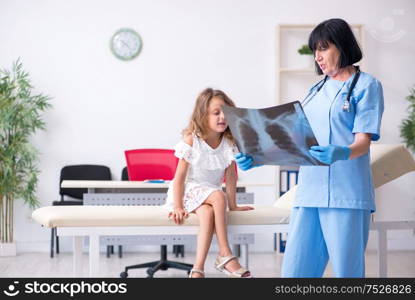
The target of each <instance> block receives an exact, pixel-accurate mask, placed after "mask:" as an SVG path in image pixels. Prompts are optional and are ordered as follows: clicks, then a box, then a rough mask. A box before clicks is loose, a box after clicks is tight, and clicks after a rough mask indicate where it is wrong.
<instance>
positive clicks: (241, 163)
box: [235, 152, 258, 171]
mask: <svg viewBox="0 0 415 300" xmlns="http://www.w3.org/2000/svg"><path fill="white" fill-rule="evenodd" d="M235 161H236V164H237V165H238V167H239V168H240V169H241V170H244V171H247V170H249V169H251V168H253V167H254V166H252V164H253V163H254V159H253V158H252V156H251V155H248V154H243V153H241V152H239V153H237V154H235ZM255 167H258V166H255Z"/></svg>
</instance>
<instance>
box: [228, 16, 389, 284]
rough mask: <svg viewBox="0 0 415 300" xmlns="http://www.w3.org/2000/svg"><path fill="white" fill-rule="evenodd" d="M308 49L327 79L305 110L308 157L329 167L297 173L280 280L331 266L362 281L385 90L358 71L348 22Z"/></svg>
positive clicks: (329, 25)
mask: <svg viewBox="0 0 415 300" xmlns="http://www.w3.org/2000/svg"><path fill="white" fill-rule="evenodd" d="M308 45H309V47H310V48H311V49H312V51H313V52H314V57H315V65H316V70H317V73H318V74H320V75H324V79H322V80H321V81H320V82H318V83H317V84H316V85H314V86H313V87H312V88H311V89H310V91H309V94H308V95H307V96H306V98H305V99H304V101H303V103H302V105H303V108H304V111H305V114H306V116H307V118H308V120H309V122H310V125H311V127H312V129H313V132H314V134H315V135H316V138H317V141H318V143H319V146H312V147H311V149H310V150H309V152H310V154H311V155H312V156H314V157H315V158H316V159H318V160H320V161H321V162H323V163H325V164H327V165H328V166H302V167H301V168H300V174H299V182H298V189H297V192H296V199H295V201H294V207H293V210H292V213H291V221H290V233H289V235H288V241H287V246H286V250H285V254H284V258H283V265H282V271H281V275H282V277H321V276H322V275H323V273H324V270H325V268H326V265H327V262H328V260H329V259H330V261H331V264H332V267H333V272H334V275H335V276H336V277H364V276H365V248H366V244H367V240H368V235H369V224H370V215H371V213H372V212H374V211H375V202H374V191H373V184H372V175H371V169H370V150H369V147H370V143H371V141H377V140H378V139H379V138H380V123H381V118H382V113H383V92H382V85H381V83H380V82H379V81H378V80H377V79H376V78H374V77H373V76H371V75H369V74H367V73H365V72H361V71H360V69H359V67H358V66H355V64H356V63H357V62H359V61H360V60H361V59H362V52H361V50H360V47H359V45H358V43H357V41H356V38H355V37H354V35H353V32H352V30H351V29H350V27H349V25H348V24H347V23H346V22H345V21H344V20H342V19H330V20H326V21H324V22H322V23H321V24H319V25H318V26H317V27H316V28H314V29H313V31H312V32H311V34H310V36H309V41H308ZM236 161H237V163H238V165H239V167H240V168H241V169H242V170H248V169H250V168H251V167H252V163H253V160H252V157H251V156H249V154H243V153H238V154H237V155H236Z"/></svg>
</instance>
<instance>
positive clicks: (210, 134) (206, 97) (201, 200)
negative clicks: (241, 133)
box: [166, 88, 253, 278]
mask: <svg viewBox="0 0 415 300" xmlns="http://www.w3.org/2000/svg"><path fill="white" fill-rule="evenodd" d="M225 104H226V105H229V106H235V104H234V103H233V101H232V100H231V99H229V97H228V96H227V95H226V94H225V93H224V92H222V91H220V90H213V89H211V88H207V89H205V90H204V91H202V93H200V95H199V96H198V98H197V100H196V105H195V108H194V110H193V114H192V116H191V119H190V123H189V125H188V126H187V128H186V129H185V130H184V131H183V141H181V142H179V143H178V144H177V145H176V146H175V155H176V156H177V157H178V158H180V160H179V163H178V165H177V169H176V174H175V176H174V180H173V181H172V182H171V183H170V187H169V190H168V192H167V200H166V206H167V207H168V208H169V209H170V211H171V212H170V213H169V218H172V219H173V220H174V222H175V223H176V224H182V223H183V221H184V218H187V217H188V214H189V213H195V214H196V215H197V216H198V218H199V224H200V228H199V233H198V236H197V250H196V261H195V263H194V265H193V269H192V270H191V271H190V275H189V277H190V278H192V277H199V278H200V277H204V275H205V273H204V271H203V270H204V265H205V260H206V256H207V254H208V251H209V247H210V244H211V242H212V236H213V233H214V232H215V233H216V237H217V241H218V244H219V254H218V256H217V258H216V261H215V268H216V269H218V270H219V271H221V272H224V273H225V274H227V275H228V276H230V277H244V278H245V277H251V273H250V272H249V271H248V270H247V269H245V268H243V267H241V265H240V264H239V262H238V259H237V258H236V257H235V256H234V255H232V251H231V249H230V247H229V242H228V236H227V229H226V218H225V217H226V208H227V205H228V206H229V210H251V209H253V208H252V207H249V206H241V207H238V206H237V205H236V199H235V194H236V169H235V162H234V161H233V160H234V154H235V153H237V152H238V150H237V149H236V146H235V145H234V142H233V138H232V135H231V132H230V130H229V128H228V124H227V123H226V120H225V116H224V114H223V111H222V106H223V105H225ZM224 177H225V179H226V195H225V193H224V192H223V191H222V182H223V179H224Z"/></svg>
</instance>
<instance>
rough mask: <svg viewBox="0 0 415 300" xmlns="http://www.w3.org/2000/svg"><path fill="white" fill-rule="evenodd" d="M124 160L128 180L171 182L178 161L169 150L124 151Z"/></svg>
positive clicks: (172, 151)
mask: <svg viewBox="0 0 415 300" xmlns="http://www.w3.org/2000/svg"><path fill="white" fill-rule="evenodd" d="M125 159H126V161H127V170H128V178H129V180H137V181H141V180H146V179H163V180H172V179H173V178H174V173H175V172H176V168H177V164H178V163H179V159H178V158H177V157H176V156H174V150H170V149H135V150H126V151H125Z"/></svg>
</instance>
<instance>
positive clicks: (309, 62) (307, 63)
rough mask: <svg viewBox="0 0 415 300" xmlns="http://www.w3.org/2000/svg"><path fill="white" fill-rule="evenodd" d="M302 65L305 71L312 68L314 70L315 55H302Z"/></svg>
mask: <svg viewBox="0 0 415 300" xmlns="http://www.w3.org/2000/svg"><path fill="white" fill-rule="evenodd" d="M300 57H301V58H300V61H301V62H300V64H301V67H302V68H304V69H312V68H314V57H313V55H306V54H303V55H300Z"/></svg>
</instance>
